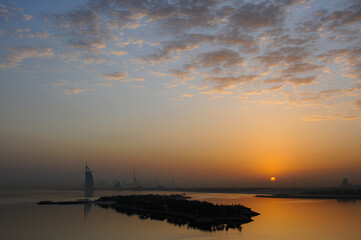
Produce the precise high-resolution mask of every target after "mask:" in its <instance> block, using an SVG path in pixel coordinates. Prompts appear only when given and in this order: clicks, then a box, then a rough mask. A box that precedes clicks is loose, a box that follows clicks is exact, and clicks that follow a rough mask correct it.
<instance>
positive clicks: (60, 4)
mask: <svg viewBox="0 0 361 240" xmlns="http://www.w3.org/2000/svg"><path fill="white" fill-rule="evenodd" d="M360 13H361V2H360V1H357V0H347V1H342V0H331V1H317V0H315V1H312V0H279V1H276V0H274V1H236V0H228V1H220V0H209V1H208V0H207V1H202V0H197V1H196V0H194V1H192V0H185V1H178V0H175V1H166V0H159V1H148V0H78V1H74V0H72V1H70V0H66V1H55V2H54V1H46V0H15V1H1V3H0V112H1V116H0V133H1V134H0V188H2V189H11V188H21V187H23V188H34V187H35V188H36V187H70V186H81V185H82V183H83V181H84V179H83V172H84V165H85V162H88V164H89V166H90V168H91V169H92V170H93V171H94V175H95V181H96V182H97V181H99V180H103V179H104V180H107V181H112V180H113V179H115V178H116V179H119V180H127V181H130V179H131V177H132V172H133V169H134V168H136V169H137V173H138V174H137V175H138V176H139V177H140V178H141V179H144V180H147V179H155V178H157V179H158V180H160V181H161V182H169V181H170V180H171V179H175V180H176V183H177V185H179V186H204V185H205V184H206V185H207V186H223V187H227V186H242V187H246V186H250V187H253V186H269V184H270V182H269V178H270V177H271V176H276V177H277V181H276V182H277V184H279V185H278V186H284V187H288V186H292V184H293V177H294V176H296V178H297V184H298V185H299V186H304V187H309V186H337V185H339V184H340V182H341V180H342V179H343V178H344V177H347V178H348V179H349V180H350V182H352V183H353V184H357V185H359V184H361V174H360V172H361V125H360V121H361V97H360V95H361V47H360V46H361V40H360V39H361V14H360Z"/></svg>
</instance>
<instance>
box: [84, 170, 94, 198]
mask: <svg viewBox="0 0 361 240" xmlns="http://www.w3.org/2000/svg"><path fill="white" fill-rule="evenodd" d="M84 190H85V196H86V197H92V196H93V193H94V179H93V173H92V171H90V168H89V167H88V165H87V164H85V189H84Z"/></svg>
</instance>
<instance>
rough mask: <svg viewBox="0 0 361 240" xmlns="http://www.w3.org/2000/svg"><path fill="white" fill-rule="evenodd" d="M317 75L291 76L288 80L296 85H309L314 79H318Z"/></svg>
mask: <svg viewBox="0 0 361 240" xmlns="http://www.w3.org/2000/svg"><path fill="white" fill-rule="evenodd" d="M316 79H317V77H315V76H311V77H302V78H291V79H289V80H288V82H289V83H292V84H294V85H307V84H311V83H313V82H314V81H316Z"/></svg>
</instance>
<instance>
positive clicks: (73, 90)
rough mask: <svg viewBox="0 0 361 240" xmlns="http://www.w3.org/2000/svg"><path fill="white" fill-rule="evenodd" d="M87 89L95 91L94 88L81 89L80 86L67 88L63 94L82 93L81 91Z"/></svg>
mask: <svg viewBox="0 0 361 240" xmlns="http://www.w3.org/2000/svg"><path fill="white" fill-rule="evenodd" d="M88 91H95V89H94V88H92V89H90V88H84V89H81V88H69V89H68V90H67V91H66V92H65V94H67V95H71V94H78V93H82V92H88Z"/></svg>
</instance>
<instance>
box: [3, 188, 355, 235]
mask: <svg viewBox="0 0 361 240" xmlns="http://www.w3.org/2000/svg"><path fill="white" fill-rule="evenodd" d="M130 193H131V192H112V191H98V192H96V194H95V197H99V196H106V195H114V194H130ZM137 193H140V192H137ZM143 193H145V192H143ZM153 193H154V192H153ZM157 193H161V192H157ZM161 194H162V193H161ZM167 194H169V192H167ZM187 195H189V196H191V197H192V199H197V200H203V201H209V202H212V203H218V204H243V205H245V206H247V207H250V208H252V210H254V211H256V212H259V213H261V215H259V216H257V217H254V221H253V222H251V223H248V224H245V225H243V229H242V231H238V230H229V231H221V232H202V231H199V230H196V229H188V228H187V227H184V226H182V227H180V226H175V225H171V224H169V223H167V222H165V221H156V220H150V219H147V220H142V219H139V218H138V217H137V216H127V215H124V214H120V213H117V212H115V211H113V210H111V209H103V208H100V207H97V206H91V207H85V206H83V205H70V206H56V205H43V206H38V205H36V204H35V203H36V202H38V201H41V200H53V201H58V200H76V199H79V198H83V192H81V191H21V192H20V191H2V192H0V239H2V240H11V239H34V240H35V239H36V240H50V239H59V240H60V239H61V240H63V239H70V240H71V239H74V240H75V239H76V240H80V239H84V240H92V239H97V240H98V239H99V240H100V239H102V240H103V239H104V240H108V239H109V240H110V239H114V240H115V239H117V240H119V239H157V240H159V239H229V240H230V239H243V240H250V239H267V240H272V239H277V240H279V239H285V240H286V239H287V240H292V239H293V240H301V239H302V240H305V239H308V240H311V239H315V240H316V239H317V240H322V239H325V240H326V239H327V240H333V239H334V240H336V239H337V240H340V239H347V240H360V239H361V201H337V200H302V199H298V200H295V199H267V198H255V197H254V196H253V195H248V194H213V193H187Z"/></svg>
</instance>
